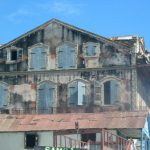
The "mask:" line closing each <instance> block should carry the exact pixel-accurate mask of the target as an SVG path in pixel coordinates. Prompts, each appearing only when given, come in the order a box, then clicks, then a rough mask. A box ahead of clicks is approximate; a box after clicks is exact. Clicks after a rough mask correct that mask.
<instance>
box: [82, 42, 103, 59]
mask: <svg viewBox="0 0 150 150" xmlns="http://www.w3.org/2000/svg"><path fill="white" fill-rule="evenodd" d="M90 44H91V45H93V46H94V47H95V52H94V55H87V48H88V46H89V45H90ZM98 49H100V44H99V43H96V42H91V41H89V42H87V43H84V44H83V52H84V57H86V58H95V57H98V55H99V54H100V50H99V51H98Z"/></svg>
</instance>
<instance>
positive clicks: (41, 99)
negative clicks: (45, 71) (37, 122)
mask: <svg viewBox="0 0 150 150" xmlns="http://www.w3.org/2000/svg"><path fill="white" fill-rule="evenodd" d="M55 92H56V87H55V84H54V83H52V82H50V81H49V82H42V83H41V84H40V85H39V87H38V113H52V112H53V103H54V99H55Z"/></svg>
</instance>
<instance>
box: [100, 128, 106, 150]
mask: <svg viewBox="0 0 150 150" xmlns="http://www.w3.org/2000/svg"><path fill="white" fill-rule="evenodd" d="M104 134H105V133H104V129H101V149H100V150H104V141H105V136H104Z"/></svg>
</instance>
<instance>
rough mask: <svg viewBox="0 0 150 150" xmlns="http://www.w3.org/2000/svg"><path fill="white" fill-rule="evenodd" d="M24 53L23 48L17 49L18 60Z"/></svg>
mask: <svg viewBox="0 0 150 150" xmlns="http://www.w3.org/2000/svg"><path fill="white" fill-rule="evenodd" d="M22 55H23V50H22V49H19V50H18V51H17V60H22Z"/></svg>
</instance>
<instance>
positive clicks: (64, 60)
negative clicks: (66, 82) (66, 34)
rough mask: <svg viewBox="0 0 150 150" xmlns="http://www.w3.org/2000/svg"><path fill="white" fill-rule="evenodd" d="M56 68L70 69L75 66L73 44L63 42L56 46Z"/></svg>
mask: <svg viewBox="0 0 150 150" xmlns="http://www.w3.org/2000/svg"><path fill="white" fill-rule="evenodd" d="M57 63H58V68H63V69H71V68H75V66H76V53H75V46H74V45H72V44H69V43H64V44H62V45H60V46H59V47H58V48H57Z"/></svg>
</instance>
